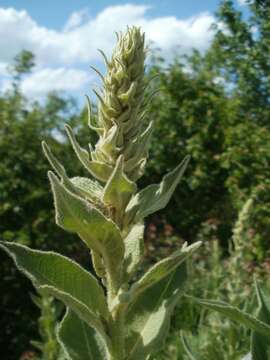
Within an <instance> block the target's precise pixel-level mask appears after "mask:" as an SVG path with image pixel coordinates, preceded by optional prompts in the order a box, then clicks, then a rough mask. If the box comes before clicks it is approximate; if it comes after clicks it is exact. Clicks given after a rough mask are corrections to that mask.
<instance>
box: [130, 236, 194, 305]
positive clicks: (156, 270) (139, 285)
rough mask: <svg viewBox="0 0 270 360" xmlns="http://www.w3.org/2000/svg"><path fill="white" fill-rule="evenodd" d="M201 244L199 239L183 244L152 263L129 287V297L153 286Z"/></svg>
mask: <svg viewBox="0 0 270 360" xmlns="http://www.w3.org/2000/svg"><path fill="white" fill-rule="evenodd" d="M200 246H201V241H198V242H196V243H195V244H192V245H190V246H186V245H184V246H183V247H182V249H180V250H177V251H175V252H174V253H173V254H172V255H170V256H168V257H167V258H165V259H163V260H161V261H159V262H158V263H157V264H155V265H153V266H152V267H151V268H150V269H149V270H148V271H147V272H146V273H145V274H144V275H143V277H142V278H141V279H139V280H138V281H137V282H136V283H135V284H134V285H133V286H132V287H131V290H130V292H131V298H136V297H137V296H138V295H139V294H141V293H142V292H144V291H145V290H146V289H147V288H149V287H151V286H153V285H154V284H155V283H156V282H158V281H160V280H162V279H163V278H164V277H166V276H169V275H170V274H171V273H172V272H173V271H174V270H175V269H176V268H177V267H179V265H180V264H182V263H183V262H184V261H185V260H186V259H187V258H188V257H189V256H191V255H192V254H193V253H194V251H196V250H197V249H198V248H199V247H200Z"/></svg>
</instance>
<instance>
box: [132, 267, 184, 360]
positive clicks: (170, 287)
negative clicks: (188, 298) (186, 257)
mask: <svg viewBox="0 0 270 360" xmlns="http://www.w3.org/2000/svg"><path fill="white" fill-rule="evenodd" d="M186 277H187V274H186V264H185V263H184V264H182V265H180V266H179V267H178V268H177V269H176V270H175V271H173V272H172V273H171V274H170V275H168V276H166V277H165V278H163V279H162V280H161V281H159V282H157V283H155V284H154V285H153V286H151V287H149V288H148V289H146V290H145V291H144V292H143V293H142V294H141V295H139V296H138V297H137V298H136V300H135V301H134V302H132V305H131V306H130V307H129V309H128V311H127V317H126V323H127V341H126V346H127V357H126V360H144V359H146V358H147V356H148V355H149V354H150V353H152V352H155V351H157V350H158V349H159V348H160V347H162V345H163V343H164V340H165V338H166V335H167V333H168V330H169V325H170V316H171V313H172V311H173V309H174V307H175V305H176V303H177V301H178V300H179V298H180V296H181V295H182V294H183V290H184V284H185V281H186Z"/></svg>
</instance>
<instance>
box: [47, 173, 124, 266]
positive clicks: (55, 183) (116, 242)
mask: <svg viewBox="0 0 270 360" xmlns="http://www.w3.org/2000/svg"><path fill="white" fill-rule="evenodd" d="M49 178H50V181H51V185H52V189H53V194H54V200H55V208H56V223H57V224H58V225H59V226H61V227H62V228H64V229H65V230H68V231H71V232H75V233H77V234H79V236H80V237H81V239H82V240H83V241H84V242H85V243H86V244H87V246H88V247H89V248H90V249H93V250H94V251H96V252H97V253H99V254H101V255H102V257H103V259H104V262H105V263H106V264H107V266H108V267H109V269H110V270H113V269H114V270H115V271H116V270H117V269H118V268H119V267H120V265H121V262H122V259H123V257H124V244H123V240H122V238H121V232H120V230H119V228H118V227H117V226H116V225H115V224H114V223H113V222H112V221H111V220H110V219H108V218H106V217H105V216H104V215H103V214H102V213H101V212H100V211H99V210H97V209H96V208H94V207H93V206H92V205H91V204H90V203H89V202H87V201H86V200H84V199H82V198H80V197H79V196H76V195H75V194H73V193H71V192H70V191H69V190H68V189H67V188H66V187H65V186H64V185H63V184H61V183H60V181H59V180H58V178H57V177H56V176H55V175H54V174H53V173H49Z"/></svg>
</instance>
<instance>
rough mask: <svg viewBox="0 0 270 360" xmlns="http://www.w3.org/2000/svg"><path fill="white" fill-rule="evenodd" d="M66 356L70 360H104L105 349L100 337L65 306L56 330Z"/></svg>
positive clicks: (105, 356) (105, 357)
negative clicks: (64, 311) (62, 316)
mask: <svg viewBox="0 0 270 360" xmlns="http://www.w3.org/2000/svg"><path fill="white" fill-rule="evenodd" d="M57 338H58V341H59V342H60V344H61V346H62V348H63V350H64V352H65V354H66V357H67V358H68V359H71V360H106V359H107V358H108V357H107V349H106V345H105V344H104V342H103V340H102V338H101V337H100V336H99V334H98V333H97V332H96V331H95V330H94V329H93V328H91V327H90V326H88V325H87V324H86V323H85V322H84V321H83V320H81V319H80V318H79V317H78V316H77V315H76V314H75V313H74V312H73V311H72V310H70V309H69V308H67V311H66V314H65V316H64V318H63V319H62V321H61V323H60V326H59V328H58V331H57Z"/></svg>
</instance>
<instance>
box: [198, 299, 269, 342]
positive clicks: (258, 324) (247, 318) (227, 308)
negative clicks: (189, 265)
mask: <svg viewBox="0 0 270 360" xmlns="http://www.w3.org/2000/svg"><path fill="white" fill-rule="evenodd" d="M192 299H193V300H194V301H195V302H197V303H199V304H200V305H202V306H204V307H206V308H208V309H210V310H216V311H218V312H219V313H221V314H223V315H225V316H227V317H228V318H229V319H231V320H233V321H236V322H238V323H240V324H241V325H243V326H246V327H247V328H249V329H251V330H253V331H256V332H258V333H260V334H261V335H263V336H265V337H266V338H270V326H269V325H268V324H267V323H265V322H263V321H261V320H259V319H257V318H256V317H254V316H252V315H250V314H248V313H246V312H244V311H241V310H239V309H237V308H236V307H234V306H231V305H229V304H227V303H225V302H223V301H216V300H204V299H197V298H192Z"/></svg>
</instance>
